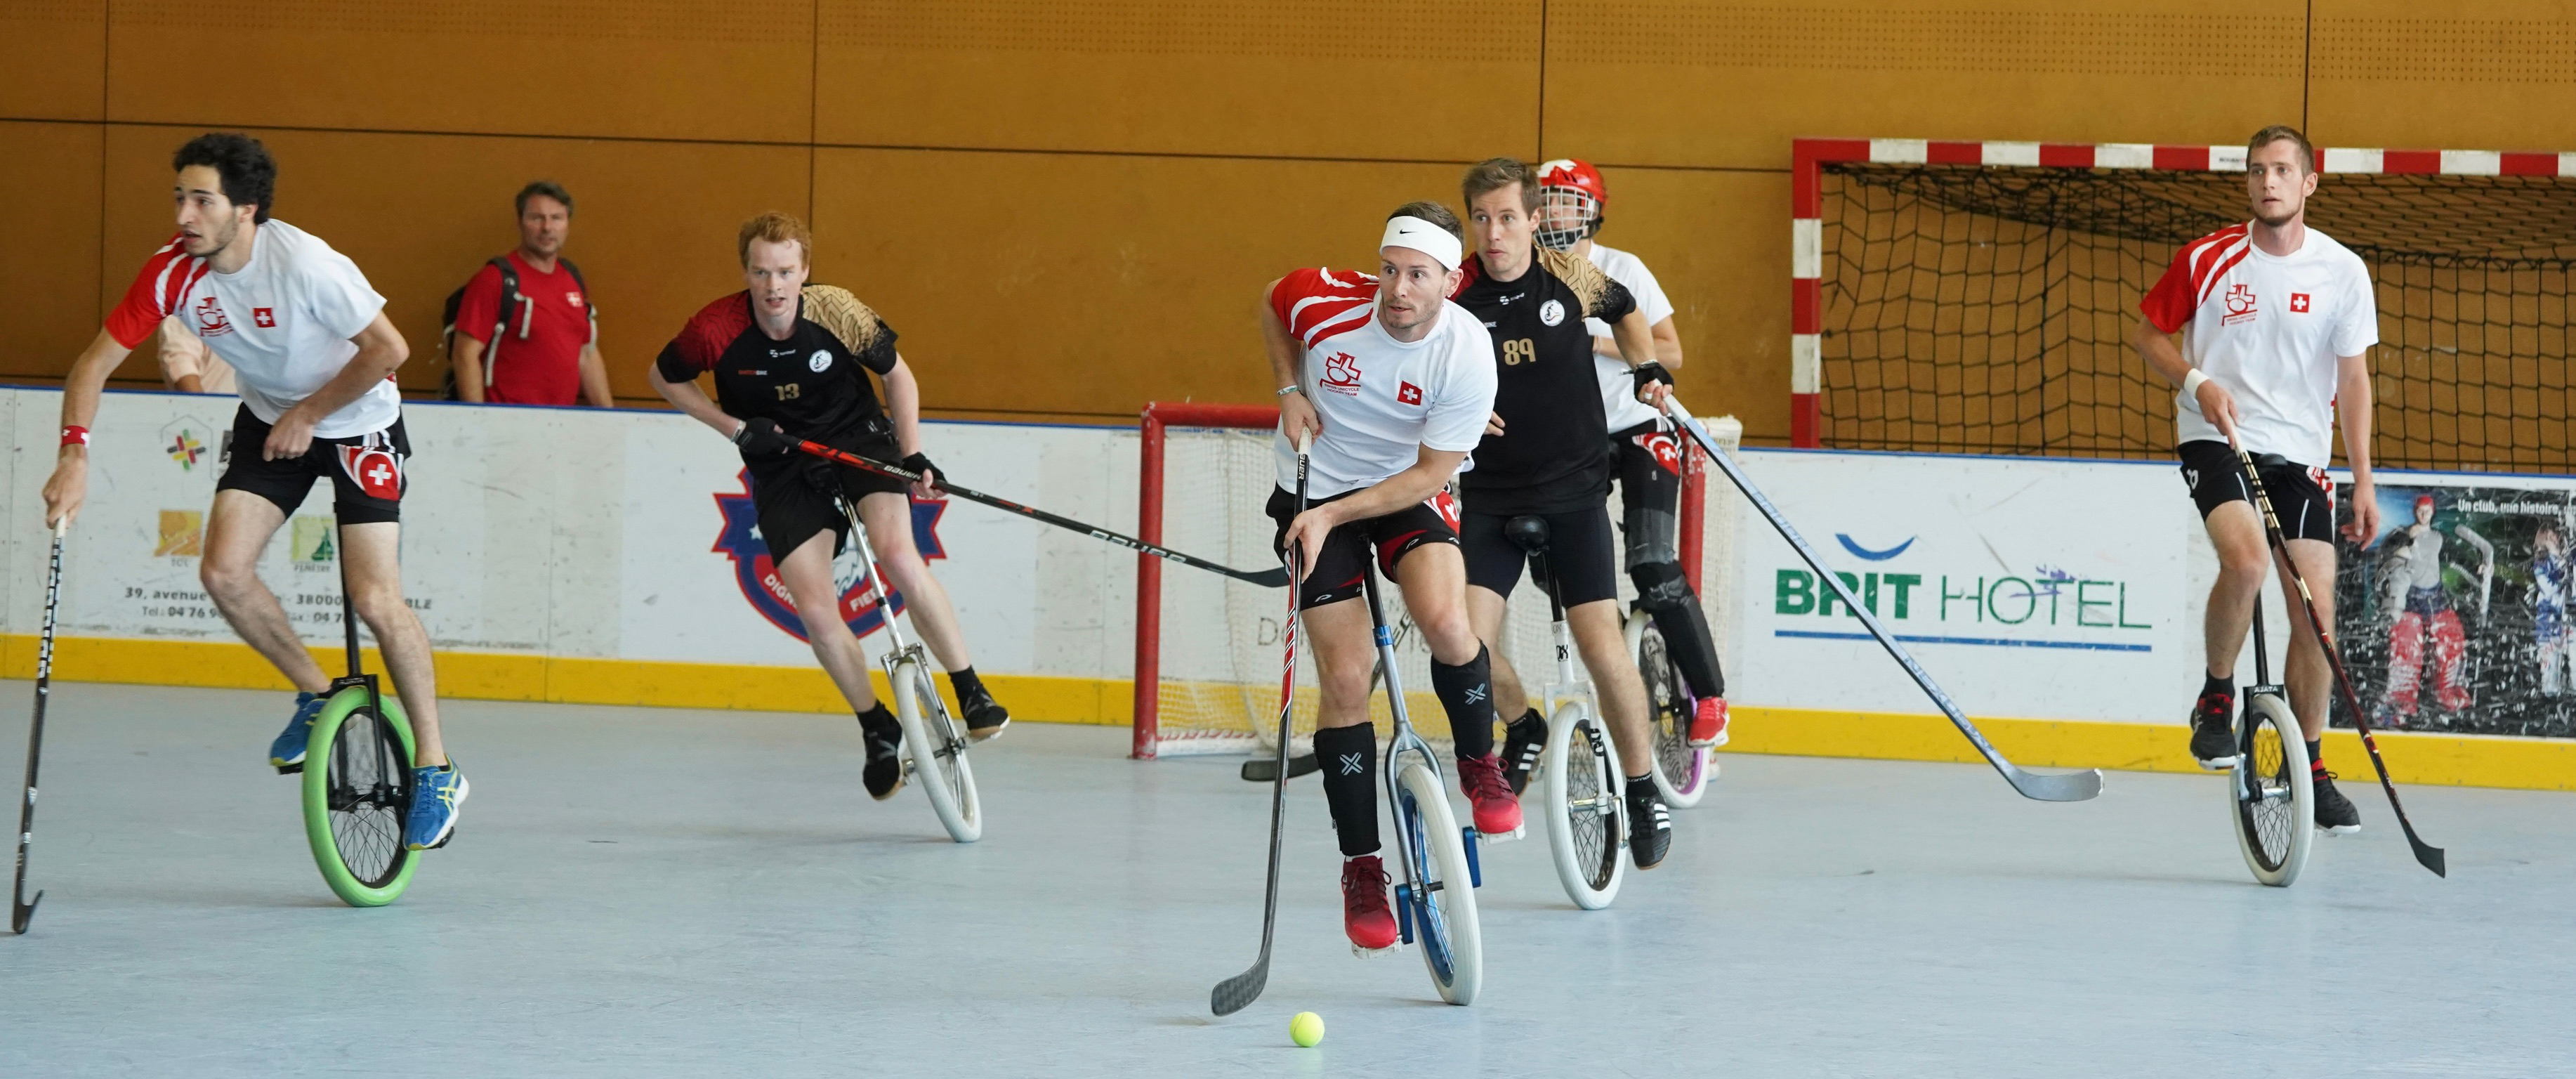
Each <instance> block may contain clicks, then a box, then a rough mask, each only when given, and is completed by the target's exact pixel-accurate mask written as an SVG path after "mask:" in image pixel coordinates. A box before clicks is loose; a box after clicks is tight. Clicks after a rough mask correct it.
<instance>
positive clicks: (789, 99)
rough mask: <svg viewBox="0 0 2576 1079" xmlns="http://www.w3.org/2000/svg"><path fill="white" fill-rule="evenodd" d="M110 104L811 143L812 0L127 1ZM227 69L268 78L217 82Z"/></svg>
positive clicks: (382, 123) (270, 123)
mask: <svg viewBox="0 0 2576 1079" xmlns="http://www.w3.org/2000/svg"><path fill="white" fill-rule="evenodd" d="M115 13H116V14H115V18H116V22H115V27H114V34H115V37H114V44H115V48H114V51H113V53H112V54H111V60H112V66H111V68H110V71H109V76H108V78H109V86H110V93H109V95H108V101H109V105H108V110H109V115H110V116H111V117H113V118H115V119H119V120H129V121H140V122H145V123H170V124H220V125H227V126H234V127H335V128H349V129H355V130H363V131H386V130H399V131H448V132H487V133H510V134H553V135H596V136H623V137H630V138H658V139H720V140H761V141H795V142H802V141H804V140H805V139H806V138H808V137H809V135H810V134H811V131H812V123H811V119H812V114H811V111H810V108H811V105H812V101H813V94H812V77H811V76H812V63H813V15H814V13H813V8H812V7H811V5H810V3H792V4H778V3H768V4H742V3H729V2H727V0H656V2H654V3H649V4H627V3H617V2H614V0H376V2H373V3H366V4H315V3H302V2H297V0H240V2H237V3H227V4H221V5H213V6H209V5H202V4H189V3H182V2H180V0H120V2H119V3H118V4H117V5H116V8H115ZM213 42H221V45H220V48H221V50H222V61H221V64H222V68H223V70H225V71H228V72H239V73H250V72H255V73H257V76H256V77H250V78H244V77H233V76H229V75H228V76H225V77H211V76H210V74H209V63H210V60H209V58H208V54H207V50H208V49H209V48H211V47H215V46H213V45H212V44H211V43H213Z"/></svg>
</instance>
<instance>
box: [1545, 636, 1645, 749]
mask: <svg viewBox="0 0 2576 1079" xmlns="http://www.w3.org/2000/svg"><path fill="white" fill-rule="evenodd" d="M1565 620H1566V622H1567V624H1568V626H1569V628H1571V629H1572V630H1573V631H1574V650H1575V651H1576V652H1579V653H1581V654H1582V656H1583V667H1584V669H1585V670H1588V671H1590V672H1592V688H1593V689H1594V691H1596V692H1598V693H1599V694H1600V695H1601V715H1602V719H1603V720H1604V721H1605V722H1607V723H1608V724H1609V727H1610V741H1611V743H1612V744H1614V745H1617V746H1618V747H1619V763H1620V767H1622V768H1626V769H1629V770H1631V771H1634V772H1637V773H1639V774H1643V770H1644V769H1645V768H1647V767H1648V766H1649V765H1650V762H1652V761H1653V760H1654V751H1655V750H1654V744H1655V743H1654V737H1653V735H1652V734H1651V733H1650V732H1649V731H1648V730H1647V727H1646V680H1645V678H1643V677H1642V676H1640V675H1638V673H1637V658H1636V657H1635V656H1631V655H1629V654H1628V639H1627V636H1626V635H1625V634H1624V633H1623V632H1622V630H1623V628H1624V627H1623V626H1622V624H1621V621H1622V620H1621V619H1620V617H1619V601H1618V600H1615V599H1600V600H1594V601H1592V602H1590V603H1586V604H1583V605H1582V606H1579V607H1574V608H1571V609H1569V610H1567V611H1566V612H1565Z"/></svg>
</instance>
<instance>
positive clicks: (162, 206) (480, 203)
mask: <svg viewBox="0 0 2576 1079" xmlns="http://www.w3.org/2000/svg"><path fill="white" fill-rule="evenodd" d="M193 134H195V129H192V128H152V127H118V128H114V129H112V131H111V133H110V136H109V140H108V154H107V175H108V206H107V214H106V216H107V229H106V235H107V241H106V262H107V273H106V275H105V276H106V281H105V287H104V288H103V289H102V290H101V295H100V301H101V302H102V303H112V302H113V301H114V300H115V299H116V298H118V297H120V296H122V295H123V292H124V289H125V287H126V285H127V284H129V283H130V282H131V281H132V275H133V274H134V272H135V270H136V268H137V267H140V266H141V265H142V263H143V260H144V258H145V257H146V256H148V255H149V254H150V253H151V252H152V250H153V249H154V248H156V247H158V246H159V245H160V244H161V243H162V242H163V241H164V240H166V239H168V238H169V235H170V232H171V224H170V212H169V196H168V191H169V185H170V171H169V154H170V152H171V150H172V149H174V148H175V147H177V146H178V144H180V143H181V142H184V141H186V139H187V138H188V137H189V136H191V135H193ZM255 134H258V135H259V137H260V138H261V140H262V141H264V142H266V143H267V144H268V147H269V152H270V153H271V154H272V155H274V156H275V157H276V158H277V161H278V192H277V207H276V213H275V216H276V217H277V218H278V219H280V220H284V221H289V222H292V223H294V225H295V226H296V227H298V228H301V229H304V230H306V231H308V232H311V233H313V234H314V235H316V236H320V237H322V238H323V239H324V240H325V241H328V242H329V243H330V244H331V246H333V247H335V248H338V249H339V250H340V251H341V252H342V253H343V254H346V255H348V256H349V257H350V258H351V259H352V260H354V261H356V262H357V264H358V268H359V269H360V270H362V271H364V272H365V273H366V275H367V279H368V281H369V282H370V283H372V284H374V285H375V287H376V291H377V292H380V293H383V294H384V296H385V300H386V312H387V316H388V317H390V318H391V319H393V321H394V325H395V326H396V327H397V328H399V329H400V330H402V333H403V336H404V338H405V339H407V340H408V341H409V342H410V343H411V348H412V360H411V362H410V363H408V364H406V365H404V368H403V372H402V383H403V387H404V388H405V389H407V390H435V389H436V388H437V387H438V386H439V383H440V375H441V373H442V372H441V368H440V367H439V363H438V361H439V359H440V357H439V355H438V346H437V339H438V331H439V316H440V314H441V308H442V306H443V305H444V303H445V302H446V299H447V294H448V293H449V292H450V291H452V290H454V289H455V288H456V287H457V286H459V285H462V284H464V283H465V281H466V279H467V278H468V277H471V276H472V275H473V274H474V273H475V271H476V270H478V269H479V268H480V267H481V266H482V264H483V260H484V259H487V258H490V257H492V256H494V255H498V254H501V253H503V252H505V251H508V250H510V249H512V248H513V247H516V246H517V244H518V232H517V229H516V226H515V225H513V224H512V214H511V196H513V195H514V194H516V193H517V192H518V190H519V187H520V186H521V185H523V184H525V183H526V182H528V181H529V180H532V179H538V178H547V179H553V180H555V181H556V182H558V183H561V184H563V185H564V186H565V188H566V189H568V190H570V191H571V193H572V196H573V201H574V204H575V206H574V217H573V229H572V237H571V240H570V241H569V242H568V243H567V244H566V245H565V248H564V250H565V253H566V254H568V255H570V256H571V257H572V259H573V260H574V261H575V262H578V263H580V264H581V267H582V273H583V275H584V276H585V277H586V278H587V279H588V280H589V282H590V286H591V288H592V290H593V291H594V292H595V293H596V294H597V296H598V302H599V307H600V351H601V353H602V354H603V355H604V357H605V358H606V359H607V361H608V367H609V373H610V380H611V382H612V384H613V385H614V387H615V389H616V391H617V393H618V395H619V396H621V397H639V398H650V397H652V396H653V391H652V389H651V387H650V386H649V385H647V383H646V382H645V375H644V369H645V367H646V365H648V364H650V363H651V362H652V360H653V357H654V355H656V354H657V353H659V352H660V351H661V347H662V345H663V343H664V342H666V341H668V340H670V338H671V335H672V334H674V333H676V332H678V331H679V328H680V325H681V323H682V322H684V321H686V320H687V318H688V316H689V315H690V314H691V313H692V312H694V311H696V310H697V309H698V308H699V307H700V306H702V305H704V304H705V303H706V302H707V301H708V300H712V299H715V298H716V297H718V296H721V295H723V294H724V293H726V292H728V291H732V290H735V289H739V288H741V287H742V276H741V272H740V270H739V268H738V263H737V262H736V261H735V258H734V249H733V244H734V232H735V230H736V229H737V228H738V227H739V226H740V225H741V223H742V221H743V219H745V218H748V217H750V216H752V215H753V214H756V213H759V212H761V211H763V210H770V209H780V210H786V211H789V212H791V213H799V214H802V213H805V212H807V209H808V208H807V206H806V205H805V191H806V172H807V151H806V150H805V149H804V148H802V147H767V146H719V145H703V144H700V145H691V144H669V143H661V144H654V143H627V142H587V141H574V140H557V139H521V138H493V137H481V136H443V135H379V134H357V133H348V132H299V131H282V132H280V131H266V132H255Z"/></svg>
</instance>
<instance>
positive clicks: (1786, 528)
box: [1664, 396, 2102, 802]
mask: <svg viewBox="0 0 2576 1079" xmlns="http://www.w3.org/2000/svg"><path fill="white" fill-rule="evenodd" d="M1664 409H1665V412H1666V413H1667V414H1668V415H1670V416H1671V417H1672V419H1673V422H1674V424H1675V425H1677V426H1679V427H1681V428H1682V429H1683V430H1685V431H1688V432H1690V436H1691V438H1692V439H1694V440H1696V441H1698V443H1699V448H1700V449H1702V450H1705V451H1707V452H1708V457H1709V460H1712V461H1715V462H1717V467H1718V469H1719V470H1721V471H1723V472H1725V473H1726V478H1727V479H1729V480H1732V481H1734V483H1735V488H1736V490H1739V491H1742V492H1744V497H1745V498H1746V499H1748V500H1750V501H1751V502H1752V503H1753V507H1754V508H1755V509H1758V510H1761V511H1762V516H1764V517H1767V518H1770V520H1771V527H1773V528H1775V529H1778V530H1779V532H1780V538H1781V539H1784V540H1787V541H1789V546H1790V548H1791V549H1793V550H1795V551H1797V552H1798V557H1799V559H1800V560H1802V561H1804V562H1806V563H1807V567H1808V568H1809V569H1813V570H1815V571H1816V579H1817V580H1818V581H1821V582H1823V583H1824V584H1826V585H1828V586H1830V587H1832V588H1833V590H1834V597H1835V598H1836V599H1839V600H1841V601H1842V604H1843V607H1844V609H1845V610H1848V611H1850V612H1851V613H1853V614H1854V615H1857V616H1859V617H1860V624H1861V625H1862V626H1864V627H1866V628H1867V629H1868V630H1869V635H1870V636H1872V637H1876V638H1878V644H1879V647H1881V648H1885V649H1887V654H1888V655H1890V656H1892V657H1895V659H1896V662H1897V664H1898V665H1899V666H1902V667H1904V668H1905V673H1906V674H1908V675H1911V676H1913V678H1914V684H1915V685H1917V686H1920V687H1922V690H1923V695H1924V696H1927V697H1930V698H1932V703H1933V704H1935V705H1938V706H1940V708H1941V714H1942V715H1945V716H1948V717H1950V723H1951V725H1953V726H1956V727H1957V728H1959V733H1960V734H1962V735H1965V736H1967V739H1968V744H1969V745H1972V746H1975V747H1977V752H1978V753H1979V754H1980V755H1982V756H1984V757H1985V758H1986V763H1988V764H1991V765H1994V766H1995V771H1997V772H1999V773H2002V775H2003V777H2004V781H2005V782H2007V783H2010V784H2012V785H2013V789H2014V790H2017V791H2020V792H2021V794H2022V797H2025V798H2033V799H2037V800H2039V801H2042V802H2081V801H2085V800H2087V799H2090V798H2092V797H2093V796H2095V795H2098V794H2100V793H2102V770H2101V769H2099V768H2093V769H2087V770H2085V771H2081V772H2062V773H2056V774H2051V775H2041V774H2038V773H2035V772H2025V771H2023V770H2022V769H2021V768H2020V766H2018V765H2015V764H2014V763H2013V762H2011V761H2009V760H2006V759H2004V755H2003V751H2001V750H1998V749H1996V748H1995V747H1994V743H1992V742H1988V741H1986V736H1985V734H1984V733H1983V732H1980V731H1978V730H1977V725H1976V724H1975V723H1972V722H1969V720H1968V717H1967V714H1966V713H1963V712H1961V711H1959V706H1958V704H1956V703H1955V702H1953V701H1951V700H1950V695H1949V694H1948V693H1944V692H1942V691H1941V687H1940V686H1939V685H1937V684H1935V683H1934V682H1933V681H1932V676H1931V675H1930V674H1928V673H1926V672H1925V671H1924V670H1923V665H1922V664H1920V663H1916V662H1915V661H1914V656H1913V655H1912V654H1911V653H1909V652H1907V651H1906V650H1905V646H1904V645H1901V644H1898V643H1896V636H1895V635H1894V634H1892V633H1889V632H1888V631H1887V627H1886V626H1883V625H1880V624H1879V621H1878V615H1876V614H1874V613H1872V612H1871V611H1870V609H1869V608H1867V607H1864V606H1861V604H1860V597H1858V596H1855V595H1852V591H1851V587H1850V586H1849V585H1846V584H1844V583H1843V581H1842V578H1840V577H1837V576H1834V573H1833V571H1832V570H1830V569H1827V568H1825V563H1824V560H1823V559H1821V558H1818V557H1816V550H1815V548H1813V547H1809V546H1807V541H1806V539H1805V538H1804V537H1802V536H1800V535H1798V530H1797V529H1796V528H1793V527H1791V526H1790V524H1789V519H1788V518H1786V517H1783V516H1781V515H1780V508H1779V507H1777V506H1774V505H1772V504H1771V500H1770V499H1769V498H1766V497H1764V496H1763V494H1762V491H1761V490H1760V489H1759V488H1756V487H1754V486H1753V481H1752V480H1751V479H1750V478H1747V477H1746V476H1745V475H1744V470H1743V469H1742V468H1741V467H1738V466H1737V465H1736V463H1735V459H1734V458H1732V457H1729V456H1727V454H1726V451H1724V450H1721V449H1718V448H1717V440H1716V439H1714V438H1711V437H1709V434H1708V429H1707V428H1705V427H1702V426H1700V423H1699V421H1698V420H1695V419H1692V418H1691V414H1690V413H1689V412H1688V411H1687V410H1685V409H1683V408H1682V403H1681V402H1680V401H1677V400H1674V399H1673V398H1671V397H1670V396H1667V397H1665V398H1664Z"/></svg>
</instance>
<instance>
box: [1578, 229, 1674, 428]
mask: <svg viewBox="0 0 2576 1079" xmlns="http://www.w3.org/2000/svg"><path fill="white" fill-rule="evenodd" d="M1591 258H1592V264H1593V265H1594V266H1598V267H1600V268H1601V272H1602V273H1605V274H1609V275H1610V279H1611V280H1613V281H1616V282H1618V283H1620V284H1622V285H1625V286H1627V288H1628V294H1629V295H1631V296H1634V297H1636V298H1637V310H1638V311H1640V312H1642V313H1643V314H1644V315H1645V316H1646V325H1648V326H1652V325H1654V324H1656V323H1658V322H1662V321H1663V320H1665V319H1668V318H1671V317H1673V301H1671V300H1669V299H1666V298H1665V297H1664V286H1663V285H1662V283H1660V282H1658V281H1656V280H1655V272H1654V271H1653V270H1649V269H1647V268H1646V264H1645V263H1644V262H1641V261H1639V260H1638V258H1637V256H1635V255H1631V254H1629V253H1627V252H1625V251H1621V250H1619V249H1618V248H1615V247H1603V246H1601V244H1600V242H1599V241H1594V242H1593V244H1592V255H1591ZM1583 328H1584V329H1587V330H1590V331H1592V336H1594V337H1608V336H1610V324H1609V323H1607V322H1603V321H1601V320H1600V319H1597V318H1587V319H1584V320H1583ZM1592 363H1593V365H1594V366H1596V367H1598V368H1600V373H1601V408H1602V410H1603V411H1605V412H1607V413H1609V416H1610V433H1612V434H1617V433H1619V432H1621V431H1625V430H1627V429H1629V428H1631V427H1635V426H1637V425H1638V424H1641V423H1649V422H1652V421H1653V420H1655V419H1656V418H1657V417H1659V416H1661V415H1663V414H1662V413H1660V412H1657V411H1655V406H1653V405H1649V404H1647V403H1645V402H1643V401H1640V400H1637V378H1636V376H1634V375H1631V374H1629V373H1628V361H1626V360H1624V359H1620V358H1618V357H1616V356H1604V355H1602V354H1601V353H1600V351H1599V350H1598V349H1595V350H1594V351H1593V353H1592Z"/></svg>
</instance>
